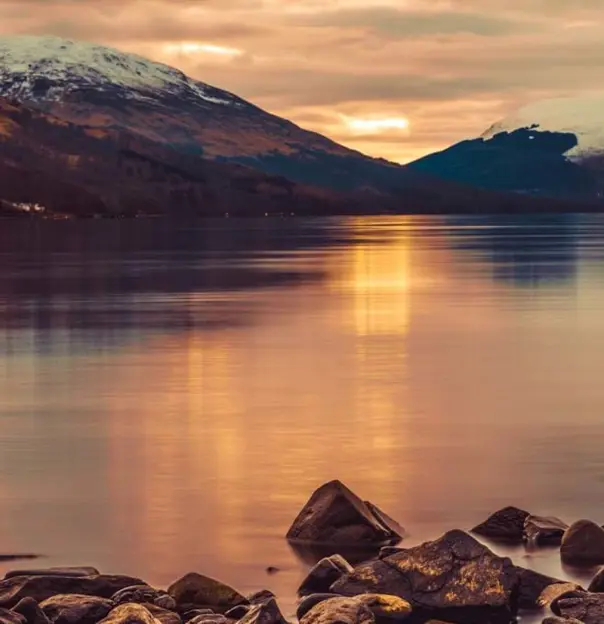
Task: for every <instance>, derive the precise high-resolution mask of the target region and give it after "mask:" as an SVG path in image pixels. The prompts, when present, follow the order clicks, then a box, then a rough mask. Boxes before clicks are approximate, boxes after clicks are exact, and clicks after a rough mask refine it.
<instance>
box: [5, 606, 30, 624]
mask: <svg viewBox="0 0 604 624" xmlns="http://www.w3.org/2000/svg"><path fill="white" fill-rule="evenodd" d="M25 623H26V620H25V618H24V617H23V616H22V615H21V614H20V613H15V612H14V611H9V610H8V609H2V608H0V624H25Z"/></svg>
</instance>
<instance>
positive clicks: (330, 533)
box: [287, 481, 404, 546]
mask: <svg viewBox="0 0 604 624" xmlns="http://www.w3.org/2000/svg"><path fill="white" fill-rule="evenodd" d="M403 532H404V531H403V529H402V527H400V526H399V525H398V524H397V523H396V522H395V521H394V520H392V518H390V517H389V516H387V515H386V514H384V513H383V512H382V511H380V510H379V509H378V508H377V507H376V506H375V505H373V504H371V503H367V502H363V501H362V500H361V499H360V498H359V497H358V496H357V495H356V494H354V493H353V492H352V491H351V490H349V489H348V488H347V487H346V486H345V485H344V484H343V483H340V481H330V482H329V483H326V484H325V485H323V486H321V487H320V488H319V489H318V490H317V491H316V492H314V493H313V495H312V496H311V497H310V499H309V501H308V502H307V503H306V505H304V507H303V509H302V511H301V512H300V513H299V514H298V516H297V518H296V519H295V520H294V522H293V524H292V526H291V527H290V529H289V531H288V532H287V539H288V540H290V541H293V542H312V543H316V544H332V545H338V546H360V545H367V544H372V545H380V544H391V543H396V542H398V541H400V540H401V539H402V536H403Z"/></svg>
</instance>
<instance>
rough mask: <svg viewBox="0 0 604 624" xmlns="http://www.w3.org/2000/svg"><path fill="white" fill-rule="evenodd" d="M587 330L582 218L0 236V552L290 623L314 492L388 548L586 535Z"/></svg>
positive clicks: (602, 401) (589, 262) (595, 448)
mask: <svg viewBox="0 0 604 624" xmlns="http://www.w3.org/2000/svg"><path fill="white" fill-rule="evenodd" d="M603 311H604V218H599V217H594V216H590V217H583V216H552V217H543V216H541V217H522V218H513V219H512V218H503V217H482V218H481V217H471V218H462V217H459V218H441V217H434V218H430V217H421V218H414V217H401V218H398V217H397V218H394V217H393V218H367V219H324V220H309V221H305V220H295V219H291V220H280V219H262V220H255V221H253V220H250V221H246V220H220V221H205V222H204V221H200V222H197V223H193V224H191V223H179V224H178V223H177V224H174V223H172V224H170V223H167V222H165V221H162V220H148V221H146V220H139V221H133V222H61V223H52V222H41V223H10V222H4V223H3V224H2V228H1V231H0V353H1V356H0V401H1V403H0V426H1V431H2V433H1V435H0V505H1V509H2V513H1V514H0V536H1V540H2V541H1V544H2V545H1V547H0V548H1V549H2V550H4V551H6V552H10V551H15V550H23V551H35V552H40V553H44V554H45V555H47V560H46V561H45V562H44V563H45V564H49V565H58V564H93V565H97V566H98V567H100V568H101V569H103V570H105V571H111V572H122V573H130V574H133V575H136V576H142V577H143V578H145V579H146V580H148V581H149V582H151V583H156V584H159V585H166V584H168V583H169V582H170V581H172V580H173V579H175V578H176V577H178V576H180V575H181V574H184V573H185V572H188V571H191V570H198V571H200V572H204V573H207V574H210V575H213V576H217V577H219V578H221V579H223V580H225V581H227V582H230V583H232V584H233V585H235V586H236V587H238V588H239V589H240V590H241V591H253V590H257V589H261V588H264V587H267V588H269V589H272V590H274V591H276V592H277V593H278V594H279V597H280V599H281V601H282V602H283V604H284V605H286V608H287V610H291V607H292V605H293V600H294V591H295V588H296V586H297V584H298V582H299V580H300V579H301V577H302V575H303V574H304V569H305V567H306V565H307V564H306V563H305V562H304V561H303V560H302V559H301V558H300V557H299V556H297V555H296V553H294V552H293V551H292V550H291V549H290V548H289V546H288V545H287V544H286V543H285V542H284V540H283V535H284V534H285V533H286V531H287V528H288V526H289V524H290V522H291V521H292V519H293V517H294V516H295V515H296V513H297V511H298V510H299V508H300V507H301V506H302V505H303V504H304V502H305V500H306V499H307V498H308V496H309V495H310V493H311V492H312V490H313V489H314V488H316V487H318V486H319V485H320V484H321V483H323V482H324V481H327V480H330V479H333V478H339V479H341V480H343V481H344V482H346V483H347V484H348V485H349V486H350V487H352V488H353V489H354V490H355V491H357V492H358V493H359V494H360V495H361V496H363V497H364V498H367V499H370V500H372V501H374V502H376V503H377V504H379V505H380V506H381V507H382V508H383V509H384V510H385V511H387V512H388V513H390V514H391V515H393V516H394V517H396V518H397V519H398V520H399V521H400V522H401V523H402V524H403V525H404V526H405V527H406V528H407V530H408V532H409V538H408V541H407V543H409V544H413V543H417V542H420V541H422V540H425V539H429V538H434V537H437V536H438V535H440V534H441V533H442V532H443V531H445V530H447V529H450V528H469V527H470V526H472V525H474V524H476V523H477V522H478V521H480V520H482V519H483V518H484V517H485V516H486V515H487V514H488V513H489V512H491V511H494V510H495V509H497V508H499V507H502V506H505V505H508V504H515V505H518V506H523V507H526V508H527V509H529V510H530V511H533V512H535V513H541V514H555V515H558V516H560V517H562V518H564V519H566V520H567V521H573V520H575V519H578V518H580V517H588V518H592V519H594V520H596V521H598V522H600V523H602V522H604V505H603V503H602V501H603V500H604V453H603V452H602V449H603V448H604V383H603V381H602V369H603V366H604V313H603ZM513 555H514V558H515V560H516V561H517V562H518V563H519V564H521V565H525V566H529V567H533V568H535V569H538V570H540V571H545V572H549V573H552V574H557V575H566V576H568V575H571V576H577V574H578V573H577V571H573V570H563V569H562V568H561V566H560V562H559V558H558V553H557V552H556V551H555V550H540V551H536V552H526V551H525V550H524V549H517V550H516V551H514V553H513ZM267 566H276V567H278V568H279V569H280V570H281V572H280V573H278V574H276V575H273V576H268V575H267V574H266V572H265V569H266V567H267ZM5 567H6V566H5ZM579 576H581V575H580V574H579ZM586 576H588V575H586Z"/></svg>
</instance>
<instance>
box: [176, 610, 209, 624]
mask: <svg viewBox="0 0 604 624" xmlns="http://www.w3.org/2000/svg"><path fill="white" fill-rule="evenodd" d="M198 615H214V611H212V609H191V610H190V611H186V612H185V613H183V616H182V621H183V622H189V621H191V620H192V619H193V618H195V617H197V616H198Z"/></svg>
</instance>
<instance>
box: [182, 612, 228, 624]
mask: <svg viewBox="0 0 604 624" xmlns="http://www.w3.org/2000/svg"><path fill="white" fill-rule="evenodd" d="M231 621H232V620H229V619H228V618H227V617H226V616H224V615H222V614H220V613H206V614H205V615H196V616H195V617H194V618H193V619H192V620H189V624H229V623H230V622H231Z"/></svg>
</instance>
